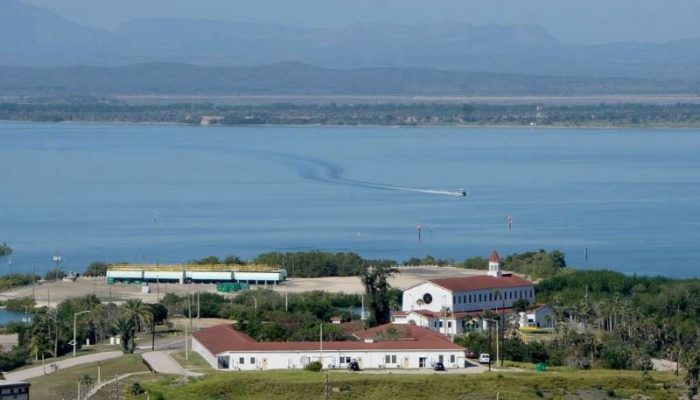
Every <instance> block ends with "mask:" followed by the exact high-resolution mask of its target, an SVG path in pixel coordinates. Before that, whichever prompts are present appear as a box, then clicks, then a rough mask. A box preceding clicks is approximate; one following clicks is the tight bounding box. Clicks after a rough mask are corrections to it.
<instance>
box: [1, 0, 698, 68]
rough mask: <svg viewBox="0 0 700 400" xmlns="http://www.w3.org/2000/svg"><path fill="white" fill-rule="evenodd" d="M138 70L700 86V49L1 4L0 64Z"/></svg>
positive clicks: (511, 29)
mask: <svg viewBox="0 0 700 400" xmlns="http://www.w3.org/2000/svg"><path fill="white" fill-rule="evenodd" d="M144 62H148V63H150V62H169V63H189V64H196V65H206V66H222V65H223V66H256V65H267V64H276V63H281V62H300V63H305V64H311V65H318V66H322V67H327V68H342V69H357V68H377V67H389V68H430V69H443V70H455V71H472V72H476V71H487V72H493V73H506V74H522V75H557V76H590V77H622V78H641V79H657V80H658V79H661V80H664V79H678V80H692V81H700V40H683V41H674V42H669V43H665V44H640V43H612V44H605V45H597V46H584V45H574V44H567V43H562V42H560V41H559V40H557V39H556V38H554V37H552V36H551V35H549V34H548V33H547V32H546V31H544V30H543V29H542V28H540V27H537V26H532V25H515V26H505V25H485V26H474V25H470V24H444V25H417V26H409V25H389V24H375V23H368V24H356V25H352V26H348V27H346V28H338V29H310V28H298V27H290V26H283V25H275V24H262V23H242V22H229V21H214V20H196V19H142V20H135V21H131V22H128V23H126V24H124V25H123V26H121V27H120V28H119V29H117V30H116V31H107V30H101V29H95V28H91V27H87V26H83V25H80V24H76V23H73V22H70V21H67V20H65V19H62V18H60V17H59V16H57V15H56V14H54V13H52V12H50V11H47V10H44V9H41V8H37V7H33V6H29V5H26V4H24V3H21V2H19V1H17V0H2V1H0V65H5V66H33V67H54V66H75V65H95V66H123V65H129V64H136V63H144Z"/></svg>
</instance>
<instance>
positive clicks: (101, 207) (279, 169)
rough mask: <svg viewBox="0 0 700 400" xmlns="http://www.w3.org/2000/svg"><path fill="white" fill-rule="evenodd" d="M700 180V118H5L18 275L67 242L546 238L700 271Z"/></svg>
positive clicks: (148, 244)
mask: <svg viewBox="0 0 700 400" xmlns="http://www.w3.org/2000/svg"><path fill="white" fill-rule="evenodd" d="M699 183H700V132H699V131H697V130H587V129H539V128H532V129H494V128H470V129H456V128H403V129H397V128H385V127H377V128H338V127H206V128H205V127H194V126H162V125H92V124H39V123H2V124H0V242H7V243H8V244H9V245H11V246H12V247H13V248H14V250H15V253H14V254H13V255H12V265H11V268H12V270H13V271H20V270H21V271H31V269H32V267H33V266H36V268H37V271H38V272H42V271H46V270H48V269H50V268H52V267H53V265H52V261H51V258H52V255H53V253H54V252H55V251H56V250H58V251H60V253H61V254H62V255H63V257H64V260H65V261H64V263H63V265H62V267H63V268H65V269H71V268H72V269H77V270H82V268H83V267H84V266H85V265H87V264H88V263H89V262H91V261H95V260H105V261H128V262H156V261H158V262H161V263H165V262H183V261H187V260H191V259H194V258H200V257H203V256H207V255H211V254H214V255H218V256H224V255H227V254H231V253H234V254H237V255H239V256H243V257H252V256H254V255H255V254H258V253H260V252H265V251H271V250H278V251H296V250H312V249H318V250H328V251H356V252H359V253H360V254H362V255H363V256H365V257H373V258H374V257H377V258H394V259H398V260H403V259H406V258H408V257H411V256H424V255H426V254H432V255H434V256H436V257H442V258H446V257H452V258H455V259H463V258H466V257H471V256H476V255H480V256H488V254H489V253H490V251H491V250H492V249H493V248H497V249H498V250H499V251H500V252H501V253H502V254H508V253H513V252H521V251H526V250H536V249H539V248H544V249H548V250H551V249H561V250H562V251H564V252H565V253H566V255H567V260H568V262H569V264H570V265H572V266H576V267H581V268H610V269H615V270H619V271H623V272H627V273H638V274H663V275H669V276H676V277H696V276H699V275H700V273H699V272H698V271H699V270H698V261H699V260H700V246H699V244H700V233H699V232H700V185H699ZM462 187H464V188H465V189H466V190H467V191H468V192H469V196H468V197H466V198H464V197H461V196H456V195H454V194H455V193H454V192H456V191H457V190H459V189H460V188H462ZM509 215H512V218H513V226H512V231H511V232H508V228H507V218H508V216H509ZM417 224H421V226H422V228H423V229H422V240H421V241H420V242H419V241H418V240H417V232H416V225H417ZM585 248H588V254H589V257H588V260H586V259H584V249H585ZM4 264H6V263H4ZM7 267H8V266H7V265H1V266H0V271H2V272H5V269H7Z"/></svg>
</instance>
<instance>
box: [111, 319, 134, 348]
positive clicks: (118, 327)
mask: <svg viewBox="0 0 700 400" xmlns="http://www.w3.org/2000/svg"><path fill="white" fill-rule="evenodd" d="M114 330H115V331H116V332H117V334H118V335H119V337H120V339H121V342H122V351H123V352H124V353H133V352H134V350H135V349H136V344H135V343H134V331H135V328H134V322H133V321H132V320H131V319H129V318H125V317H124V318H119V319H118V320H117V322H116V323H115V324H114Z"/></svg>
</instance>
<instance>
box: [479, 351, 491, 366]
mask: <svg viewBox="0 0 700 400" xmlns="http://www.w3.org/2000/svg"><path fill="white" fill-rule="evenodd" d="M479 364H491V355H489V354H487V353H481V354H480V355H479Z"/></svg>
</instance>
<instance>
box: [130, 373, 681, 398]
mask: <svg viewBox="0 0 700 400" xmlns="http://www.w3.org/2000/svg"><path fill="white" fill-rule="evenodd" d="M329 377H330V381H331V395H332V396H331V398H333V399H367V400H372V399H377V400H390V399H401V400H412V399H415V400H425V399H436V398H439V399H460V400H472V399H474V400H476V399H495V398H496V393H499V394H500V399H508V400H524V399H577V398H585V399H590V400H594V399H609V398H612V397H616V398H650V399H671V398H678V397H679V395H680V393H682V391H683V390H684V387H683V386H682V385H681V382H680V381H679V379H678V378H677V377H676V376H674V375H673V374H671V373H651V374H649V375H647V376H643V375H642V374H641V373H640V372H637V371H610V370H592V371H561V372H560V371H553V372H545V373H534V372H512V373H495V372H492V373H486V374H469V375H468V374H442V375H441V374H426V375H413V374H411V375H400V374H393V375H392V374H389V373H387V374H386V375H376V374H371V375H370V374H363V373H357V374H353V373H346V372H332V373H330V374H329ZM325 378H326V374H325V373H322V372H321V373H314V372H306V371H265V372H234V373H222V374H212V375H209V376H208V377H206V378H203V379H197V380H192V379H190V380H185V379H178V378H173V377H168V378H158V379H156V380H151V381H150V382H143V385H144V387H145V388H146V389H147V390H148V391H149V393H150V395H151V399H158V398H164V399H168V400H194V399H211V400H217V399H218V400H224V399H250V400H253V399H255V400H257V399H260V400H262V399H289V400H299V399H312V398H322V396H323V393H324V392H323V391H324V381H325Z"/></svg>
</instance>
